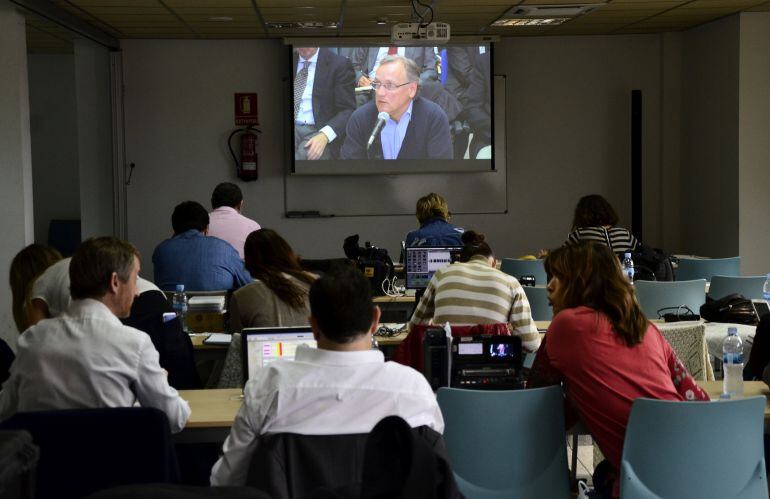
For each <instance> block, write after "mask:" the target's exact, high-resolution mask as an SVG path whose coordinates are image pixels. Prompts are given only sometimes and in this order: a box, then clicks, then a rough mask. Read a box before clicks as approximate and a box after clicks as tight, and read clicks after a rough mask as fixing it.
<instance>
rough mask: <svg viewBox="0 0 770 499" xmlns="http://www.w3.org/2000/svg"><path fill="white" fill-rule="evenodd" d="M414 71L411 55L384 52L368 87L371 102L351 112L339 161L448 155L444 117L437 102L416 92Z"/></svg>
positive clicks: (449, 142)
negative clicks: (372, 97)
mask: <svg viewBox="0 0 770 499" xmlns="http://www.w3.org/2000/svg"><path fill="white" fill-rule="evenodd" d="M419 81H420V73H419V69H418V67H417V65H416V64H415V63H414V61H412V60H411V59H408V58H405V57H402V56H399V55H389V56H387V57H385V58H383V59H382V61H380V65H379V67H378V68H377V72H376V75H375V78H374V80H372V82H371V85H372V87H373V88H374V89H375V96H374V100H373V101H370V102H368V103H366V104H365V105H363V106H361V107H359V108H358V109H356V111H355V112H353V114H352V116H351V117H350V120H349V121H348V126H347V129H346V136H345V142H344V144H343V145H342V151H341V153H340V155H341V157H342V158H343V159H452V157H453V151H452V139H451V136H450V133H449V120H448V119H447V116H446V113H445V112H444V111H443V109H441V107H439V106H438V105H437V104H434V103H433V102H431V101H429V100H427V99H424V98H422V97H420V96H418V95H417V93H418V89H419V86H420V83H419Z"/></svg>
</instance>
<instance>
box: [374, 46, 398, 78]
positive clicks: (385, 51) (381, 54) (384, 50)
mask: <svg viewBox="0 0 770 499" xmlns="http://www.w3.org/2000/svg"><path fill="white" fill-rule="evenodd" d="M388 50H390V47H380V50H378V51H377V59H376V60H375V61H374V66H372V70H371V71H370V72H369V79H370V80H373V79H374V77H375V75H376V74H377V68H379V67H380V61H381V60H382V59H383V57H385V56H386V55H388ZM396 54H398V55H400V56H401V57H406V56H405V55H404V54H406V47H398V48H397V49H396Z"/></svg>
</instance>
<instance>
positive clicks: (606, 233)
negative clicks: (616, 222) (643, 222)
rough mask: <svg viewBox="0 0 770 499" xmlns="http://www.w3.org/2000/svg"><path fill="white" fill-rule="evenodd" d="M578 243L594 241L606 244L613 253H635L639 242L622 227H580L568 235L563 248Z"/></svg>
mask: <svg viewBox="0 0 770 499" xmlns="http://www.w3.org/2000/svg"><path fill="white" fill-rule="evenodd" d="M580 241H596V242H599V243H603V244H606V245H607V246H609V248H610V249H611V250H612V251H614V252H615V253H626V252H630V251H636V248H637V246H639V241H638V240H637V239H636V237H634V235H633V234H631V233H630V232H629V231H628V229H624V228H622V227H610V228H609V229H606V228H604V227H601V226H600V227H580V228H579V229H575V230H573V231H572V232H570V233H569V236H568V237H567V242H566V243H564V244H565V246H569V245H570V244H576V243H578V242H580Z"/></svg>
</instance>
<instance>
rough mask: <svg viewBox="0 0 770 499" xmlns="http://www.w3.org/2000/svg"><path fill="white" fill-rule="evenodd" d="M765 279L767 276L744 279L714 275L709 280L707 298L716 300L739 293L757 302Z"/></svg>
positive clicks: (760, 296)
mask: <svg viewBox="0 0 770 499" xmlns="http://www.w3.org/2000/svg"><path fill="white" fill-rule="evenodd" d="M765 279H767V276H763V275H760V276H746V277H738V276H724V275H715V276H714V277H712V278H711V284H710V285H709V296H710V297H711V298H713V299H715V300H718V299H720V298H722V297H724V296H727V295H731V294H733V293H740V294H742V295H743V296H744V297H745V298H748V299H749V300H759V299H761V298H762V287H763V286H764V285H765Z"/></svg>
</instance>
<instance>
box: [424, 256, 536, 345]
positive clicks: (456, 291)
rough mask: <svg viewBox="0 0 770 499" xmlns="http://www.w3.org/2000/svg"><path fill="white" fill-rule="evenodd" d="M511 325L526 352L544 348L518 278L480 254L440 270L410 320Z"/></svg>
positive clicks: (425, 322) (437, 322)
mask: <svg viewBox="0 0 770 499" xmlns="http://www.w3.org/2000/svg"><path fill="white" fill-rule="evenodd" d="M445 322H449V323H450V324H497V323H508V324H509V325H510V328H511V331H512V332H513V334H514V335H517V336H520V337H521V342H522V345H523V346H524V349H525V350H528V351H531V352H533V351H535V350H537V349H538V347H539V346H540V335H539V334H538V332H537V327H536V326H535V322H534V321H533V320H532V312H531V311H530V308H529V301H528V300H527V295H525V294H524V289H523V288H522V287H521V285H520V284H519V281H517V280H516V278H515V277H512V276H509V275H508V274H505V273H503V272H500V271H499V270H497V269H495V268H492V267H490V266H489V263H488V262H487V259H486V258H485V257H483V256H480V255H477V256H474V257H473V258H471V259H470V261H468V262H466V263H454V264H452V265H447V266H446V267H444V268H441V269H439V270H437V271H436V273H435V274H434V275H433V278H432V279H431V280H430V283H428V287H427V288H426V289H425V294H423V295H422V299H421V300H420V303H419V304H418V305H417V308H416V309H415V311H414V315H412V319H411V320H410V321H409V330H410V331H411V329H412V327H413V326H414V325H416V324H431V323H432V324H444V323H445Z"/></svg>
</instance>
